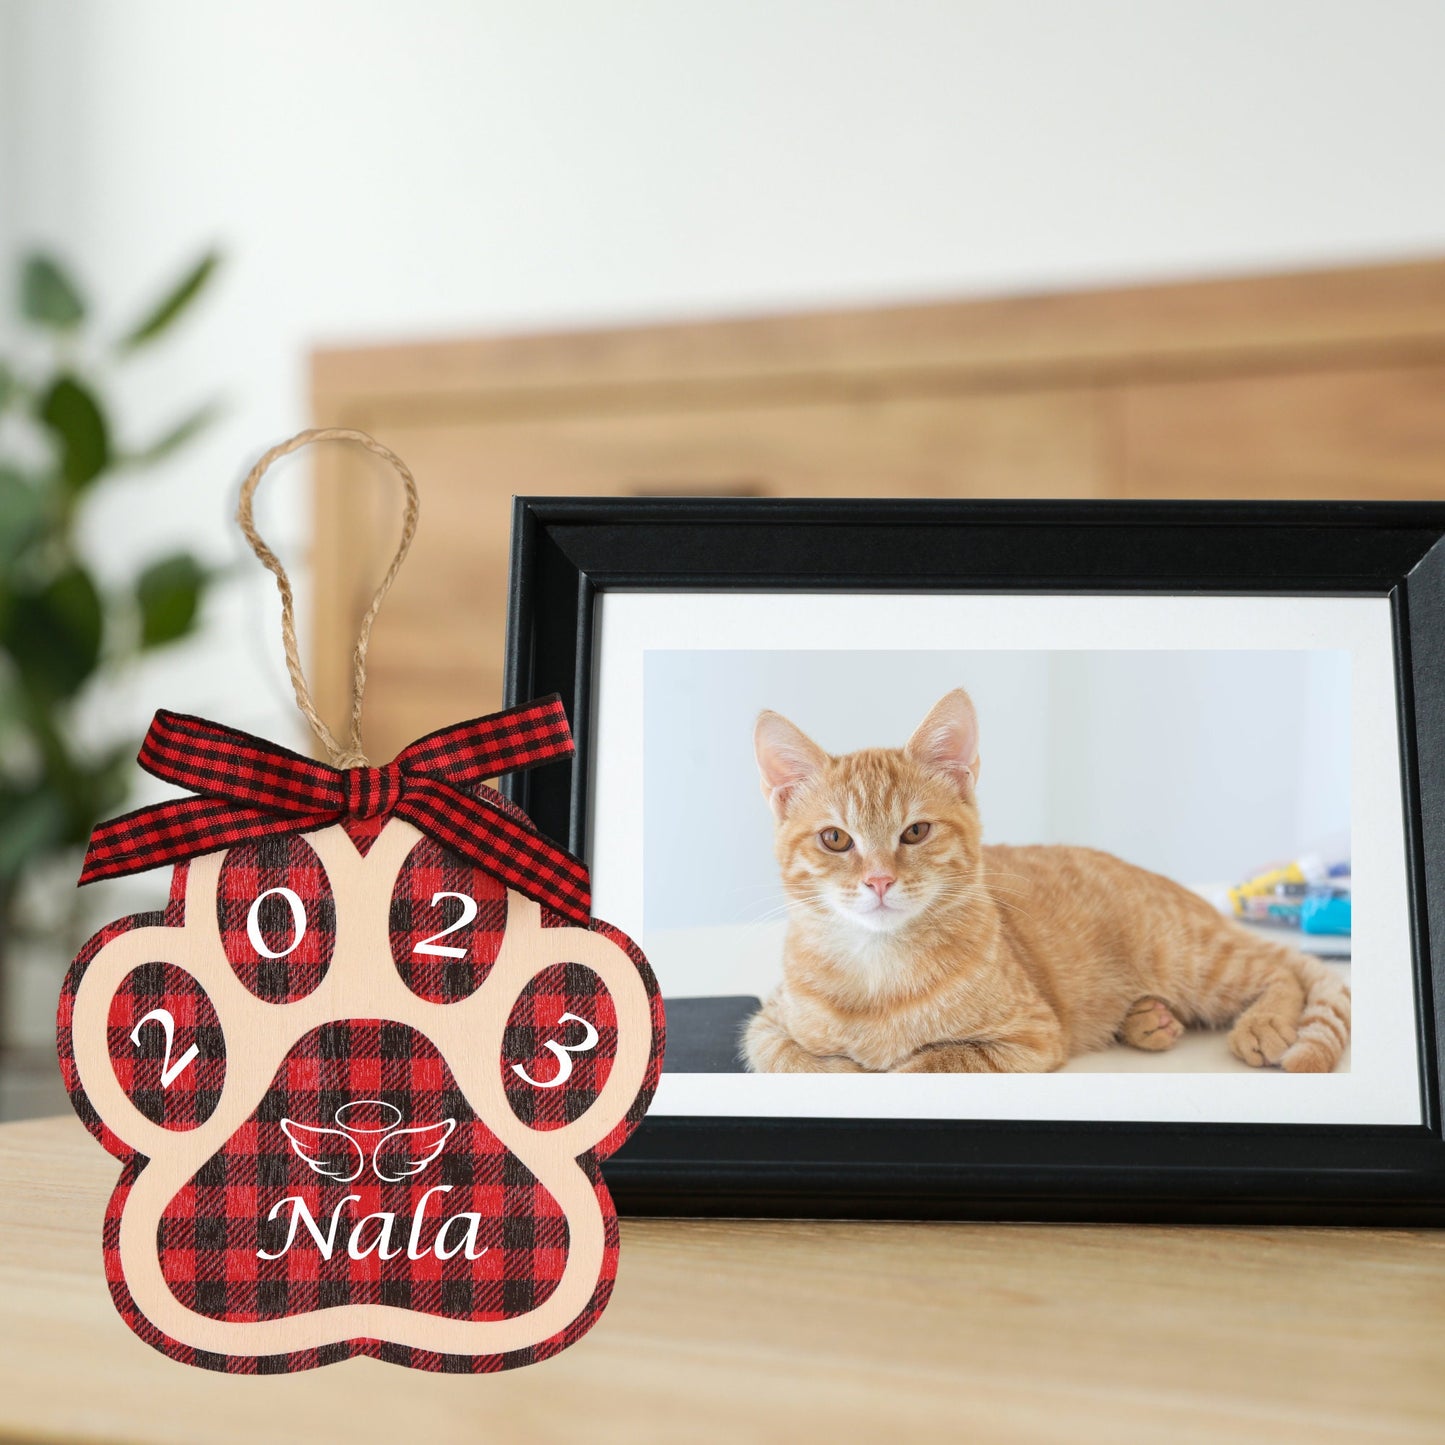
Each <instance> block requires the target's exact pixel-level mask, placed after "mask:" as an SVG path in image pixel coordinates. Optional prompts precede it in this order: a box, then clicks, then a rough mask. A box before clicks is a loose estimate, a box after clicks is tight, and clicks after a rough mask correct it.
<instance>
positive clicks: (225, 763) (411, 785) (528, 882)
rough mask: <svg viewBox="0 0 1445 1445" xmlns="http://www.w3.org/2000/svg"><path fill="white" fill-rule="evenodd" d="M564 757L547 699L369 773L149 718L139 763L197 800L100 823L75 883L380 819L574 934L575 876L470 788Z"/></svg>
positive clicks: (585, 899) (495, 802)
mask: <svg viewBox="0 0 1445 1445" xmlns="http://www.w3.org/2000/svg"><path fill="white" fill-rule="evenodd" d="M573 751H574V747H573V743H572V733H571V730H570V729H569V728H568V726H567V715H566V712H565V711H564V709H563V707H562V700H561V698H560V697H558V696H557V695H556V694H555V693H554V694H552V695H551V696H550V697H546V698H541V699H539V700H537V701H536V702H530V703H524V704H523V705H522V706H520V707H514V708H507V709H506V710H504V711H502V712H497V713H490V714H488V715H487V716H486V717H479V718H473V719H472V720H471V721H470V722H464V723H457V724H456V725H454V726H452V727H446V728H440V729H438V730H437V731H436V732H434V733H428V734H427V736H426V737H424V738H419V739H418V740H417V741H416V742H414V743H412V744H410V745H409V746H408V747H406V748H403V749H402V751H401V752H400V753H399V754H398V755H397V756H396V758H395V760H394V761H392V762H390V763H388V764H387V765H386V766H385V767H380V768H373V767H360V768H333V767H330V766H328V765H327V764H326V763H319V762H317V761H316V760H315V759H314V758H307V757H303V756H302V755H301V754H300V753H296V752H292V751H291V749H289V748H283V747H280V746H279V745H278V744H276V743H271V742H267V741H266V740H265V739H264V738H257V737H253V736H251V734H249V733H243V732H240V731H238V730H237V729H235V728H228V727H224V726H223V725H222V724H220V723H214V722H210V721H208V720H206V719H205V718H197V717H189V716H186V715H185V714H182V713H171V712H165V711H161V712H158V713H157V714H156V716H155V720H154V721H153V722H152V723H151V726H150V730H149V732H148V733H147V734H146V738H145V742H144V743H143V744H142V745H141V750H140V763H141V766H142V767H143V768H145V769H146V771H147V772H149V773H152V774H154V775H155V776H156V777H158V778H162V779H164V780H165V781H166V782H170V783H175V784H177V785H178V786H180V787H182V788H186V789H188V790H189V791H190V792H192V793H194V794H197V795H198V796H195V797H190V798H177V799H174V800H172V801H170V802H165V803H156V804H153V805H151V806H149V807H145V808H138V809H136V810H135V811H134V812H132V813H127V814H125V815H124V816H122V817H119V818H113V819H111V820H110V821H109V822H106V823H101V824H99V825H98V826H97V827H96V829H95V830H94V832H93V833H92V834H91V837H90V847H89V849H88V850H87V851H86V855H85V866H84V868H83V869H82V871H81V875H80V882H81V883H82V884H85V883H92V882H94V881H95V880H96V879H98V878H115V877H120V876H122V875H125V874H129V873H139V872H142V871H143V870H145V869H147V868H155V867H159V866H160V865H162V864H165V863H176V862H180V861H181V860H182V859H186V858H193V857H196V856H198V855H199V854H202V853H212V852H215V851H217V850H218V849H221V848H229V847H232V846H234V845H235V844H237V843H241V842H245V841H248V840H250V839H253V838H258V837H263V836H265V835H266V834H268V833H274V832H277V831H278V830H282V829H284V830H286V831H292V832H299V833H305V832H313V831H315V830H316V829H318V828H325V827H329V826H330V825H331V824H333V823H336V822H339V821H340V820H341V819H342V818H346V817H354V818H378V817H386V816H388V815H390V816H395V817H398V818H403V819H405V820H406V821H407V822H409V823H411V824H412V825H413V826H414V827H416V828H417V829H418V830H420V831H421V832H423V833H425V834H427V836H429V837H431V838H434V839H435V840H436V841H437V842H439V843H441V844H442V845H443V846H445V847H447V848H450V849H452V851H454V852H456V853H460V854H461V855H462V856H463V857H464V858H466V859H468V860H469V861H470V862H472V863H474V864H476V866H477V867H479V868H482V869H484V870H486V871H487V872H488V873H491V874H494V875H495V876H496V877H498V878H500V879H501V880H502V881H503V882H504V883H506V884H507V885H508V886H509V887H511V888H515V889H516V890H517V892H519V893H523V894H525V895H526V896H527V897H529V898H532V899H535V900H536V901H537V902H539V903H544V904H546V905H547V906H548V907H551V908H554V909H556V910H557V911H558V912H559V913H562V914H565V915H566V916H567V917H568V918H571V919H572V920H573V921H574V922H578V923H584V924H585V923H587V922H588V921H589V920H590V918H591V909H592V899H591V887H590V883H589V879H588V874H587V868H586V865H585V864H584V863H582V862H581V860H580V859H578V858H575V857H573V855H572V854H571V853H569V852H567V851H566V849H564V848H561V847H559V846H558V845H557V844H556V843H554V842H552V840H551V839H549V838H546V837H544V836H543V835H542V834H541V833H540V832H538V831H537V828H536V827H535V825H534V824H533V823H532V821H531V819H529V818H528V817H527V816H526V814H525V813H523V812H522V811H521V810H520V809H517V808H513V807H512V806H511V805H510V804H508V803H506V802H505V801H504V800H503V799H501V798H500V797H498V796H497V795H496V794H494V793H492V791H491V789H490V788H482V783H483V780H484V779H486V778H490V777H494V776H495V775H496V774H498V773H506V772H513V771H516V770H517V769H521V768H531V767H536V766H537V765H538V764H539V763H546V762H551V761H553V760H554V759H558V758H564V757H569V756H570V755H571V754H572V753H573ZM477 789H481V796H479V795H478V793H477V792H476V791H474V790H477Z"/></svg>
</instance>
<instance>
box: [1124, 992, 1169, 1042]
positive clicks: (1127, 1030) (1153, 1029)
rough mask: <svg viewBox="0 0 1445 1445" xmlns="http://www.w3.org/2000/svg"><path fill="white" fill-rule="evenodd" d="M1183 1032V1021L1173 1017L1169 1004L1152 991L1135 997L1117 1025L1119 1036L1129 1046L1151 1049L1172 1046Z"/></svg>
mask: <svg viewBox="0 0 1445 1445" xmlns="http://www.w3.org/2000/svg"><path fill="white" fill-rule="evenodd" d="M1183 1033H1184V1025H1183V1024H1182V1023H1180V1022H1179V1020H1178V1019H1177V1018H1175V1017H1174V1014H1173V1013H1172V1012H1171V1010H1170V1008H1169V1005H1168V1004H1167V1003H1165V1002H1164V1000H1163V999H1162V998H1155V997H1154V995H1153V994H1148V995H1146V996H1145V997H1144V998H1141V999H1139V1000H1138V1001H1137V1002H1136V1003H1135V1004H1134V1005H1133V1007H1132V1008H1130V1010H1129V1012H1128V1013H1127V1014H1125V1015H1124V1022H1123V1023H1122V1024H1120V1025H1119V1037H1120V1038H1121V1039H1123V1040H1124V1042H1125V1043H1126V1044H1128V1045H1129V1046H1130V1048H1135V1049H1148V1050H1150V1051H1151V1052H1154V1053H1158V1052H1160V1051H1162V1050H1164V1049H1172V1048H1173V1047H1174V1045H1175V1044H1177V1043H1178V1042H1179V1040H1180V1038H1181V1036H1182V1035H1183Z"/></svg>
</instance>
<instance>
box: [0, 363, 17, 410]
mask: <svg viewBox="0 0 1445 1445" xmlns="http://www.w3.org/2000/svg"><path fill="white" fill-rule="evenodd" d="M19 394H20V383H19V382H18V381H16V379H15V373H14V372H13V371H12V370H11V369H10V367H9V364H8V363H6V362H4V361H0V411H4V410H5V409H6V407H8V406H9V405H10V403H11V402H12V401H14V400H15V398H16V397H17V396H18V395H19Z"/></svg>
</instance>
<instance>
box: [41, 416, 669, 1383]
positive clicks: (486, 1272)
mask: <svg viewBox="0 0 1445 1445" xmlns="http://www.w3.org/2000/svg"><path fill="white" fill-rule="evenodd" d="M336 436H340V437H346V438H349V439H352V440H356V441H359V442H361V443H362V444H363V445H366V446H368V447H369V448H370V449H371V450H373V451H374V452H376V453H377V454H378V455H381V456H383V457H385V458H386V459H387V460H389V461H391V462H392V464H393V465H394V466H395V467H396V468H397V470H398V472H399V473H400V474H401V476H402V478H403V481H404V482H405V483H406V487H407V503H408V505H407V521H406V527H405V529H404V533H403V542H402V546H401V548H400V549H399V551H398V554H397V558H396V560H395V561H394V562H393V564H392V567H391V569H390V571H389V572H388V575H387V578H386V579H385V580H384V582H383V584H382V586H381V588H380V589H379V590H378V592H377V595H376V598H375V599H374V600H373V603H372V606H371V609H370V611H369V613H368V615H367V619H366V621H365V623H364V624H363V628H362V635H361V639H360V641H359V642H358V645H357V654H356V676H357V689H356V696H355V698H354V699H353V711H352V737H351V744H350V747H349V748H348V749H345V750H343V749H341V748H339V747H338V746H337V745H336V743H335V740H334V739H333V738H332V737H331V734H330V733H329V731H327V730H326V728H325V725H324V724H323V723H321V722H320V720H319V719H318V718H317V717H316V716H315V713H314V709H312V708H311V705H310V698H309V695H307V692H306V687H305V681H304V677H303V676H302V673H301V669H300V665H299V662H298V661H297V658H296V651H295V641H294V627H293V626H292V621H291V617H292V607H291V596H290V587H289V583H288V582H287V580H286V577H285V573H284V571H283V570H282V569H281V567H280V564H279V563H278V562H276V560H275V558H274V557H273V556H272V555H271V554H270V552H269V551H268V550H267V549H266V548H265V546H264V544H263V543H261V542H260V539H259V538H257V537H256V536H255V533H254V528H253V527H252V526H251V525H250V499H251V495H252V493H253V492H254V489H255V485H256V483H257V481H258V480H259V478H260V475H261V474H262V473H263V472H264V471H265V469H266V467H267V466H268V465H269V464H270V462H271V461H272V460H274V459H275V458H276V457H277V456H279V455H282V454H284V453H285V452H287V451H291V450H294V449H295V448H296V447H298V446H302V445H305V444H306V443H307V442H308V441H311V440H316V439H319V438H322V437H336ZM416 512H417V501H416V491H415V484H414V482H413V481H412V479H411V476H410V474H409V473H408V472H407V471H406V469H405V467H404V466H403V465H402V464H401V462H400V461H399V460H398V459H397V458H396V457H395V456H394V455H393V454H392V453H390V452H389V451H387V450H386V449H385V448H383V447H381V446H380V445H379V444H378V443H376V442H374V441H372V440H371V438H369V437H365V436H364V434H361V433H353V432H339V431H326V432H312V433H302V434H301V436H299V437H296V438H293V439H292V440H291V441H290V442H288V443H284V444H283V445H282V446H281V447H278V448H276V449H275V450H274V451H273V452H271V453H268V454H267V456H266V457H264V458H263V459H262V461H261V462H260V463H259V464H258V465H257V468H256V470H255V471H254V472H253V473H252V474H251V476H250V477H248V478H247V481H246V484H245V486H244V487H243V490H242V507H241V521H242V526H243V529H245V530H246V532H247V535H248V537H249V538H251V540H252V544H253V546H254V547H255V548H256V550H257V553H258V555H259V556H261V559H262V561H263V562H264V563H265V564H266V565H267V566H268V567H269V568H270V569H271V570H272V571H273V572H275V573H276V576H277V582H278V586H279V588H280V591H281V595H282V611H283V635H284V638H285V641H286V647H287V657H288V663H289V664H290V666H291V675H292V680H293V682H294V683H295V685H296V690H297V701H298V704H299V705H300V706H301V709H302V711H303V713H305V714H306V715H307V716H308V719H310V720H311V722H312V725H313V727H314V728H315V730H316V732H317V735H318V737H319V738H320V739H321V741H322V743H323V745H324V746H325V747H326V749H327V751H328V753H329V755H330V756H331V757H332V763H331V764H325V763H321V762H318V761H314V760H312V759H310V758H306V757H303V756H301V755H300V754H298V753H294V752H291V751H289V750H287V749H285V748H281V747H278V746H276V745H274V744H272V743H269V742H266V741H264V740H262V739H260V738H255V737H251V736H249V735H248V734H245V733H242V732H238V731H236V730H234V729H231V728H227V727H223V726H221V725H220V724H217V723H213V722H207V721H205V720H203V719H200V718H194V717H185V716H180V715H177V714H174V713H169V712H160V713H158V714H157V715H156V718H155V721H154V722H153V723H152V725H151V728H150V731H149V733H148V734H147V737H146V739H145V743H144V745H143V746H142V749H141V753H140V761H141V765H142V766H143V767H144V768H145V769H146V770H147V771H149V772H151V773H153V774H155V775H156V776H157V777H160V778H163V779H165V780H167V781H169V782H172V783H176V784H178V785H180V786H181V787H182V788H185V789H187V790H189V793H190V794H191V795H190V796H187V797H185V798H179V799H176V800H173V801H170V802H165V803H161V804H157V805H154V806H151V807H147V808H142V809H140V810H138V811H136V812H133V813H130V814H127V815H126V816H124V817H121V818H117V819H114V820H113V821H110V822H107V823H103V824H101V825H100V826H99V827H97V828H96V830H95V832H94V834H93V835H92V838H91V844H90V849H89V852H88V854H87V857H86V861H85V867H84V871H83V872H82V875H81V882H82V883H87V882H90V881H92V880H93V879H97V878H107V877H114V876H118V875H122V874H127V873H134V872H138V871H140V870H142V869H146V868H151V867H155V866H157V865H160V864H171V865H173V873H172V881H171V890H170V899H169V902H168V903H167V905H166V906H165V908H164V909H163V910H160V911H157V912H154V913H146V914H138V915H135V916H133V917H129V918H123V919H120V920H118V921H117V922H115V923H112V924H110V925H108V926H107V927H105V928H103V929H102V930H101V931H100V932H99V933H98V934H96V935H95V937H93V938H92V939H91V940H90V941H89V942H88V943H87V944H86V945H85V947H84V948H83V949H82V950H81V952H80V954H79V955H78V957H77V958H76V960H75V962H74V964H73V965H72V967H71V969H70V972H69V974H68V975H67V977H66V980H65V984H64V987H63V990H62V993H61V999H60V1012H59V1029H58V1036H59V1052H60V1062H61V1068H62V1071H63V1073H64V1076H65V1081H66V1085H67V1088H68V1089H69V1091H70V1096H71V1100H72V1102H73V1103H74V1105H75V1108H76V1111H77V1112H78V1113H79V1115H80V1117H81V1119H82V1120H83V1121H84V1123H85V1125H86V1127H87V1128H88V1129H89V1130H90V1131H91V1133H93V1134H94V1135H95V1136H96V1138H97V1139H98V1140H99V1141H100V1143H101V1144H102V1145H103V1146H104V1147H105V1148H106V1149H107V1150H108V1151H109V1152H110V1153H112V1154H114V1155H116V1156H117V1158H119V1159H120V1161H121V1165H122V1167H121V1173H120V1179H119V1181H118V1183H117V1185H116V1188H115V1191H114V1193H113V1194H112V1196H111V1199H110V1203H109V1206H108V1208H107V1210H106V1215H105V1222H104V1227H103V1252H104V1259H105V1270H106V1276H107V1279H108V1280H109V1283H110V1289H111V1294H112V1296H113V1298H114V1300H115V1303H116V1306H117V1308H118V1310H119V1311H120V1314H121V1316H122V1317H123V1318H124V1320H125V1321H126V1323H127V1324H128V1325H129V1326H130V1327H131V1329H132V1330H134V1331H135V1333H136V1334H138V1335H139V1336H140V1337H141V1338H142V1339H144V1340H145V1341H147V1342H148V1343H149V1344H151V1345H153V1346H154V1347H155V1348H157V1349H158V1350H161V1351H162V1352H164V1353H165V1354H167V1355H169V1356H171V1357H172V1358H174V1359H177V1360H181V1361H184V1362H186V1363H188V1364H195V1365H201V1366H204V1367H206V1368H210V1369H216V1370H224V1371H229V1372H235V1373H276V1372H282V1371H290V1370H301V1369H309V1368H312V1367H315V1366H318V1365H325V1364H331V1363H334V1362H336V1361H339V1360H344V1359H347V1358H349V1357H351V1356H354V1355H370V1356H373V1357H375V1358H378V1359H382V1360H387V1361H390V1362H392V1363H395V1364H402V1365H407V1366H410V1367H412V1368H416V1369H426V1370H438V1371H452V1372H484V1371H493V1370H500V1369H506V1368H509V1367H512V1366H516V1365H524V1364H529V1363H532V1362H533V1361H536V1360H540V1359H545V1358H547V1357H548V1356H550V1355H553V1354H556V1353H557V1352H558V1351H559V1350H561V1349H563V1348H565V1347H566V1346H567V1345H570V1344H572V1343H574V1342H575V1341H576V1340H577V1339H579V1338H580V1337H581V1336H582V1335H583V1334H584V1333H586V1331H587V1330H588V1329H589V1328H590V1327H591V1326H592V1325H593V1324H594V1323H595V1322H596V1320H597V1319H598V1317H599V1316H600V1314H601V1312H602V1310H603V1308H604V1307H605V1305H606V1303H607V1299H608V1296H609V1295H610V1293H611V1289H612V1284H613V1280H614V1278H615V1276H616V1271H617V1261H618V1230H617V1216H616V1212H615V1210H614V1208H613V1205H612V1201H611V1198H610V1197H609V1195H608V1192H607V1188H606V1186H605V1184H604V1182H603V1180H602V1176H601V1172H600V1168H599V1161H600V1160H602V1159H604V1158H605V1157H606V1156H607V1155H608V1154H610V1153H612V1152H613V1151H614V1150H615V1149H616V1148H618V1146H619V1145H620V1144H621V1143H622V1142H623V1141H624V1140H625V1139H626V1138H627V1137H628V1135H629V1134H630V1133H631V1132H632V1131H633V1130H634V1129H635V1128H636V1127H637V1125H638V1123H639V1122H640V1121H641V1119H642V1116H643V1114H644V1112H645V1110H646V1108H647V1105H648V1104H649V1103H650V1101H651V1099H652V1095H653V1093H654V1091H655V1089H656V1086H657V1079H658V1074H659V1071H660V1068H661V1060H662V1047H663V1017H662V1005H661V1000H660V998H659V995H658V991H657V985H656V981H655V979H654V978H653V975H652V972H651V970H650V969H649V968H648V965H647V961H646V959H644V958H643V956H642V954H641V952H640V951H639V949H638V948H637V946H636V945H635V944H634V943H633V942H632V941H631V940H630V939H629V938H627V937H626V936H625V935H624V934H623V933H621V932H620V931H619V930H618V929H616V928H613V927H612V926H611V925H609V924H607V923H604V922H602V921H601V920H599V919H595V918H593V917H592V916H591V913H590V896H589V890H588V875H587V870H586V868H585V866H584V865H583V864H582V863H581V862H580V861H579V860H578V859H576V858H574V857H573V856H571V855H570V854H569V853H567V852H565V851H564V850H563V849H561V848H559V847H558V846H557V845H556V844H554V843H552V842H551V841H550V840H549V839H547V838H545V837H544V836H543V835H542V834H540V833H539V832H538V831H537V829H536V828H535V827H534V826H533V824H532V823H531V821H530V820H529V819H528V818H527V816H526V815H525V813H523V812H522V811H521V810H520V809H518V808H516V807H514V806H513V805H512V804H511V803H509V802H508V801H506V800H505V799H504V798H502V797H501V795H500V794H498V793H496V792H494V791H493V790H492V789H491V788H490V787H489V786H487V784H486V783H485V781H484V780H485V779H487V778H491V777H494V776H496V775H497V774H499V773H505V772H508V771H511V770H513V769H518V768H527V767H533V766H536V765H538V764H541V763H546V762H550V761H553V760H556V759H560V758H564V757H566V756H568V755H569V754H570V753H571V752H572V740H571V735H570V732H569V729H568V726H567V720H566V716H565V713H564V711H563V708H562V704H561V701H560V699H558V698H557V697H555V696H553V697H550V698H543V699H540V700H538V701H536V702H532V703H528V704H525V705H523V706H521V707H514V708H510V709H508V710H507V711H505V712H500V713H494V714H492V715H490V716H488V717H483V718H477V719H473V720H472V721H469V722H464V723H460V724H458V725H457V726H455V727H450V728H443V729H441V730H440V731H438V732H434V733H432V734H430V735H429V736H427V737H425V738H422V739H421V740H420V741H418V742H415V743H413V744H411V746H410V747H408V748H406V749H404V750H403V751H402V752H401V753H400V754H399V755H398V756H397V758H396V759H395V760H394V761H393V762H391V763H389V764H387V765H386V766H385V767H371V766H368V765H366V764H365V762H364V759H362V758H361V757H360V711H361V703H360V693H361V685H362V683H363V681H364V675H365V655H366V642H367V638H368V634H369V629H370V623H371V620H372V618H374V616H375V614H376V610H377V608H378V607H379V605H380V602H381V599H382V597H384V595H385V593H386V590H387V588H388V587H389V586H390V583H391V580H392V578H394V576H395V574H396V570H397V568H398V567H399V565H400V561H401V558H402V557H403V556H404V555H405V551H406V547H407V545H408V544H409V542H410V538H411V534H412V532H413V530H414V527H415V520H416Z"/></svg>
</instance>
